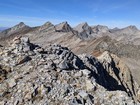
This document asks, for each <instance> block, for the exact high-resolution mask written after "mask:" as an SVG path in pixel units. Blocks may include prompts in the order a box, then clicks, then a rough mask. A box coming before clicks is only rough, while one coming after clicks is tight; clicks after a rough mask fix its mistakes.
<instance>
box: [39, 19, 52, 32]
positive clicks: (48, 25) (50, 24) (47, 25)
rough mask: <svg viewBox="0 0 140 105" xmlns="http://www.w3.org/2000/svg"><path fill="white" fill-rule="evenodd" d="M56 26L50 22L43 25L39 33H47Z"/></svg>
mask: <svg viewBox="0 0 140 105" xmlns="http://www.w3.org/2000/svg"><path fill="white" fill-rule="evenodd" d="M53 26H54V25H53V24H52V23H51V22H50V21H48V22H46V23H45V24H43V25H42V26H40V28H39V31H40V32H46V31H48V30H49V29H50V28H52V27H53Z"/></svg>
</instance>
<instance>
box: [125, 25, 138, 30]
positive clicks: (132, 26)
mask: <svg viewBox="0 0 140 105" xmlns="http://www.w3.org/2000/svg"><path fill="white" fill-rule="evenodd" d="M125 29H132V30H138V28H137V27H136V26H135V25H130V26H128V27H126V28H125Z"/></svg>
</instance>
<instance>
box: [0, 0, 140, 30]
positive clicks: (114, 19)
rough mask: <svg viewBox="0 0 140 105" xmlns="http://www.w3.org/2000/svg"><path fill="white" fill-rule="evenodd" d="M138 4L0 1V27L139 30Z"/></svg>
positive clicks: (139, 0) (120, 0) (128, 0)
mask: <svg viewBox="0 0 140 105" xmlns="http://www.w3.org/2000/svg"><path fill="white" fill-rule="evenodd" d="M139 5H140V0H0V27H1V26H4V27H10V26H13V25H15V24H17V23H19V22H21V21H23V22H25V23H26V24H27V25H30V26H37V25H42V24H43V23H45V22H46V21H51V22H52V23H54V24H57V23H60V22H62V21H68V23H69V24H70V25H72V26H75V25H77V24H78V23H81V22H88V24H89V25H97V24H101V25H107V26H109V27H111V28H113V27H115V26H116V27H125V26H128V25H136V26H137V27H138V28H140V6H139Z"/></svg>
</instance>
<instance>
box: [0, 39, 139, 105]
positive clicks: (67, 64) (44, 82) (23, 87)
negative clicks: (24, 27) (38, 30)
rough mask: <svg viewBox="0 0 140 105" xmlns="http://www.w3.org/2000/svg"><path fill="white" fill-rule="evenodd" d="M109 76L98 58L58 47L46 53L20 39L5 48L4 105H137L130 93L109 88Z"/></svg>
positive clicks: (1, 63) (0, 70)
mask: <svg viewBox="0 0 140 105" xmlns="http://www.w3.org/2000/svg"><path fill="white" fill-rule="evenodd" d="M106 71H107V70H106ZM106 73H107V72H106ZM106 73H105V68H104V67H103V66H101V63H100V62H99V61H98V60H97V59H96V58H94V57H91V56H86V55H79V56H76V55H75V54H74V53H73V52H71V51H70V50H69V49H68V48H66V47H62V46H61V45H57V44H54V45H50V46H48V47H47V48H46V49H43V48H41V47H40V46H38V45H35V44H32V43H30V41H29V39H28V38H27V37H18V38H15V39H14V40H13V43H12V44H11V46H10V47H6V48H3V47H2V48H1V53H0V105H126V104H128V105H133V104H136V103H137V102H135V101H134V100H133V99H132V98H133V97H129V96H128V94H127V93H126V92H127V91H125V90H121V89H120V90H119V89H118V90H117V88H116V90H115V87H113V88H108V87H109V85H110V84H111V83H107V82H108V81H110V80H109V79H106V77H107V76H106V75H107V74H106ZM108 75H109V74H108ZM107 80H108V81H107ZM124 82H125V81H124ZM122 84H123V83H122ZM122 84H121V85H122ZM126 84H127V83H126ZM124 88H125V87H124ZM109 89H110V90H109ZM113 89H114V90H115V91H114V90H113Z"/></svg>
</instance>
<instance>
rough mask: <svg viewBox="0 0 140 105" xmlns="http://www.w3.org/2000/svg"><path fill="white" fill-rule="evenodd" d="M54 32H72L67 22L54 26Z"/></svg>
mask: <svg viewBox="0 0 140 105" xmlns="http://www.w3.org/2000/svg"><path fill="white" fill-rule="evenodd" d="M55 30H56V32H70V31H73V29H72V28H71V26H70V25H69V24H68V22H67V21H64V22H62V23H60V24H57V25H55Z"/></svg>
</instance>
